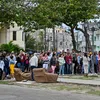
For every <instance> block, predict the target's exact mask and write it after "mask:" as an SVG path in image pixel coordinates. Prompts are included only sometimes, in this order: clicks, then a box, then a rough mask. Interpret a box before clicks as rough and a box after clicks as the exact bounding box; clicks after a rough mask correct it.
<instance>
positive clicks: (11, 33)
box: [0, 24, 25, 49]
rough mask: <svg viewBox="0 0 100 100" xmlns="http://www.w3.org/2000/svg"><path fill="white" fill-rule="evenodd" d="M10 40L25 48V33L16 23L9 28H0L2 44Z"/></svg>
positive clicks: (0, 41)
mask: <svg viewBox="0 0 100 100" xmlns="http://www.w3.org/2000/svg"><path fill="white" fill-rule="evenodd" d="M10 41H13V43H14V44H17V45H18V46H20V47H21V48H23V49H25V33H24V32H23V30H22V29H20V27H18V26H17V24H14V27H12V26H10V28H9V29H8V28H3V29H1V30H0V44H6V43H9V42H10Z"/></svg>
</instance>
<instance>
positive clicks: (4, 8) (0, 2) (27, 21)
mask: <svg viewBox="0 0 100 100" xmlns="http://www.w3.org/2000/svg"><path fill="white" fill-rule="evenodd" d="M35 1H36V0H0V26H2V27H5V26H7V27H9V25H13V26H14V23H13V22H16V23H17V24H18V25H19V26H23V27H24V28H25V30H28V31H30V30H32V27H33V24H34V20H33V18H32V17H33V16H34V8H35V4H34V3H35Z"/></svg>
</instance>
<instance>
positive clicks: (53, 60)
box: [50, 54, 57, 73]
mask: <svg viewBox="0 0 100 100" xmlns="http://www.w3.org/2000/svg"><path fill="white" fill-rule="evenodd" d="M56 64H57V58H56V55H55V54H53V57H52V58H51V60H50V66H51V69H52V73H55V68H56Z"/></svg>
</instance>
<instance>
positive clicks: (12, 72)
mask: <svg viewBox="0 0 100 100" xmlns="http://www.w3.org/2000/svg"><path fill="white" fill-rule="evenodd" d="M9 64H10V75H11V79H12V80H13V79H14V67H15V61H14V59H13V56H11V57H10V61H9Z"/></svg>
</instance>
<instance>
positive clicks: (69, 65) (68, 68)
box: [67, 64, 72, 74]
mask: <svg viewBox="0 0 100 100" xmlns="http://www.w3.org/2000/svg"><path fill="white" fill-rule="evenodd" d="M67 74H72V64H67Z"/></svg>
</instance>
